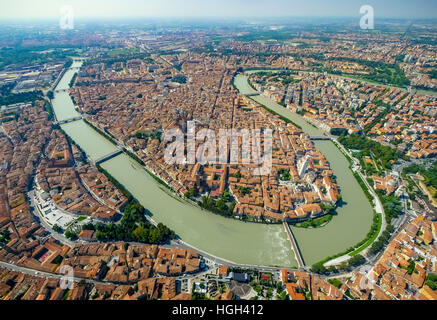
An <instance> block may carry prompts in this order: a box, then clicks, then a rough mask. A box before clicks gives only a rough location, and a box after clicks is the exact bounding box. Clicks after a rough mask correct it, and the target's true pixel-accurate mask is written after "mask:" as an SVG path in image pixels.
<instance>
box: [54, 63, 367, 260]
mask: <svg viewBox="0 0 437 320" xmlns="http://www.w3.org/2000/svg"><path fill="white" fill-rule="evenodd" d="M80 66H81V63H80V62H77V61H75V62H74V63H73V65H72V67H71V69H70V70H69V71H67V72H66V73H65V75H64V76H63V78H62V79H61V81H60V82H59V84H58V86H57V87H56V90H55V98H54V100H53V108H54V111H55V114H56V117H57V119H58V120H59V121H62V120H65V119H69V118H72V117H75V116H77V115H78V112H77V111H76V110H75V107H74V105H73V102H72V100H71V98H70V97H69V96H68V93H67V92H64V91H57V90H63V89H67V90H68V86H69V82H70V79H71V78H72V77H73V75H74V73H75V72H77V70H79V68H80ZM235 85H236V86H237V88H238V89H240V91H241V92H242V93H244V94H250V93H256V92H254V91H253V89H251V88H250V87H249V86H248V84H247V78H246V77H245V76H244V75H239V76H237V77H236V79H235ZM252 98H253V99H254V100H256V101H258V102H260V103H262V104H265V105H266V106H268V107H269V108H270V109H272V110H274V111H276V112H278V113H279V114H281V115H283V116H285V117H287V118H290V119H291V120H292V121H293V122H295V123H296V124H298V125H299V126H301V127H302V129H303V130H304V131H305V132H307V133H308V134H310V135H321V134H322V133H321V132H320V131H319V130H318V129H316V128H314V127H313V126H311V125H310V124H308V123H307V122H306V121H305V120H304V119H303V118H301V117H300V116H298V115H296V114H294V113H292V112H291V111H289V110H287V109H285V108H283V107H282V106H280V105H278V104H277V103H274V102H273V101H271V100H270V99H268V98H267V97H264V96H254V97H252ZM61 127H62V129H63V130H64V131H65V132H66V133H67V134H68V135H69V136H70V137H71V138H72V139H73V140H74V141H75V142H76V143H77V144H78V145H80V147H81V148H82V149H83V150H84V151H85V152H86V153H87V155H88V156H89V157H90V158H91V159H93V160H95V159H97V158H100V157H101V156H103V155H106V154H108V153H110V152H112V151H114V150H115V149H116V147H115V146H114V145H112V143H111V142H109V141H108V140H107V139H105V138H104V137H103V136H101V135H100V134H98V133H97V132H96V131H94V130H93V129H92V128H91V127H90V126H89V125H87V124H86V123H85V122H84V121H83V120H78V121H75V122H71V123H67V124H63V125H61ZM315 146H316V148H317V149H319V150H320V151H321V152H322V153H323V154H324V155H325V156H326V158H327V160H328V161H329V162H330V165H331V167H332V169H333V170H334V173H335V175H336V176H337V181H338V184H339V186H340V189H341V193H342V196H343V200H344V202H345V204H344V205H343V206H342V207H340V208H338V210H337V212H338V215H337V216H335V217H334V218H333V219H332V221H331V222H329V223H328V224H327V225H326V226H324V227H322V228H317V229H300V228H295V227H292V230H293V233H294V235H295V237H296V240H297V242H298V244H299V247H300V250H301V253H302V255H303V258H304V260H305V263H306V264H307V265H311V264H313V263H314V262H317V261H320V260H322V259H324V258H325V257H327V256H329V255H333V254H336V253H339V252H342V251H344V250H346V249H347V248H348V247H350V246H352V245H355V244H356V243H358V242H359V241H361V240H362V239H364V238H365V236H366V234H367V232H368V231H369V230H370V226H371V223H372V208H371V206H370V204H369V202H368V201H367V198H366V197H365V195H364V193H363V191H362V190H361V188H360V186H359V185H358V183H357V182H356V180H355V178H354V177H353V175H352V172H351V171H350V170H349V169H347V168H348V166H349V163H348V162H347V160H346V159H345V158H344V156H343V155H342V154H341V152H340V151H339V150H338V149H337V148H336V147H335V146H334V145H333V143H332V142H331V141H315ZM101 165H102V167H103V168H104V169H105V170H107V171H108V172H109V173H110V174H111V175H112V176H113V177H114V178H116V179H117V180H118V181H119V182H120V183H121V184H123V185H124V186H125V187H126V189H127V190H129V191H130V192H131V193H132V194H133V195H134V196H135V198H136V199H137V200H138V201H139V202H140V203H141V204H142V205H143V206H144V207H145V208H146V209H147V210H148V211H149V213H150V216H151V218H152V219H153V220H154V221H156V222H162V223H164V224H165V225H167V226H168V227H170V228H171V229H172V230H174V231H175V232H176V233H177V234H178V235H179V236H180V237H181V239H182V240H183V241H184V242H186V243H187V244H189V245H191V246H193V247H194V248H197V249H199V250H200V251H204V252H208V253H209V254H212V255H215V256H217V257H220V258H222V259H225V260H229V261H231V262H235V263H239V264H250V265H262V266H281V267H282V266H284V267H296V266H297V262H296V260H295V257H294V253H293V251H292V250H291V245H290V243H289V242H288V240H287V235H286V233H285V231H284V229H283V226H282V225H264V224H255V223H249V222H241V221H238V220H235V219H229V218H224V217H221V216H218V215H215V214H212V213H209V212H207V211H204V210H202V209H200V208H199V207H196V206H194V205H192V204H190V203H188V202H186V201H185V200H183V199H182V198H180V197H178V196H175V195H174V194H172V193H170V192H168V191H167V190H166V189H165V188H164V187H163V186H162V185H160V184H159V183H157V182H156V181H155V180H154V179H153V178H152V177H151V176H150V175H149V174H148V173H147V172H146V171H145V170H144V169H143V168H142V167H141V166H139V165H138V164H137V163H136V162H135V161H133V160H132V159H131V158H129V157H128V156H127V155H125V154H122V155H119V156H117V157H114V158H112V159H110V160H108V161H106V162H103V163H102V164H101Z"/></svg>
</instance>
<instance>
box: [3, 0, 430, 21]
mask: <svg viewBox="0 0 437 320" xmlns="http://www.w3.org/2000/svg"><path fill="white" fill-rule="evenodd" d="M64 5H71V6H72V7H73V9H74V16H75V19H107V18H116V19H125V18H133V19H139V18H173V19H174V18H187V19H196V18H197V19H198V18H200V19H201V18H219V19H226V18H275V17H277V18H286V17H296V18H297V17H302V18H304V17H308V18H335V17H344V18H354V17H359V16H360V12H359V11H360V7H361V6H362V5H371V6H372V7H373V8H374V13H375V19H378V17H379V18H381V19H382V18H393V19H435V18H437V1H435V0H416V1H414V2H412V1H407V0H397V1H396V0H385V1H384V2H382V1H376V0H369V1H361V0H335V1H329V2H328V1H326V0H325V1H323V0H306V1H301V0H270V1H268V0H251V1H250V0H221V1H204V0H203V1H202V0H145V1H144V0H143V1H141V0H123V1H116V0H94V1H89V0H74V1H73V0H70V1H66V0H40V1H29V0H15V1H13V2H2V3H1V4H0V19H1V20H20V19H55V18H58V17H59V16H60V8H61V7H62V6H64Z"/></svg>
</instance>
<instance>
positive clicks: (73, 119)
mask: <svg viewBox="0 0 437 320" xmlns="http://www.w3.org/2000/svg"><path fill="white" fill-rule="evenodd" d="M81 119H82V116H77V117H74V118H69V119H65V120H62V121H58V123H59V124H64V123H69V122H74V121H78V120H81Z"/></svg>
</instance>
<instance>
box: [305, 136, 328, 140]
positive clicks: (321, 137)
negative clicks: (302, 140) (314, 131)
mask: <svg viewBox="0 0 437 320" xmlns="http://www.w3.org/2000/svg"><path fill="white" fill-rule="evenodd" d="M310 139H311V140H313V141H314V140H331V138H330V137H327V136H312V137H310Z"/></svg>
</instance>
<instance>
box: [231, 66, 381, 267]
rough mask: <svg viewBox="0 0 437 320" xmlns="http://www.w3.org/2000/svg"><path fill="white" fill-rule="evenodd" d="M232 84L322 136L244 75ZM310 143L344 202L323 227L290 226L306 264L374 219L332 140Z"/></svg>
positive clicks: (356, 237) (357, 237) (341, 246)
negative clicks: (321, 156)
mask: <svg viewBox="0 0 437 320" xmlns="http://www.w3.org/2000/svg"><path fill="white" fill-rule="evenodd" d="M234 84H235V86H236V87H237V89H238V90H239V91H240V92H241V93H243V94H246V95H247V94H250V95H251V96H250V98H251V99H253V100H255V101H257V102H258V103H261V104H263V105H265V106H266V107H268V108H269V109H271V110H273V111H275V112H276V113H278V114H280V115H281V116H284V117H286V118H288V119H290V120H291V121H293V122H294V123H296V124H297V125H299V126H300V127H301V128H302V130H303V131H305V132H306V133H308V134H309V135H310V136H323V132H322V131H321V130H319V129H317V128H315V127H314V126H312V125H311V124H309V123H308V122H307V121H305V120H304V119H303V118H302V117H301V116H299V115H298V114H296V113H293V112H291V111H290V110H288V109H286V108H284V107H283V106H281V105H279V104H277V103H276V102H274V101H272V100H271V99H269V98H268V97H266V96H264V95H256V94H257V91H255V90H254V89H253V88H251V87H250V85H249V84H248V77H247V76H246V75H244V74H240V75H237V76H236V78H235V81H234ZM254 94H255V95H254ZM252 95H253V96H252ZM313 142H314V145H315V147H316V148H317V149H318V150H320V151H321V152H322V153H323V154H324V155H325V157H326V159H327V160H328V161H329V164H330V166H331V168H332V170H333V171H334V174H335V175H336V177H337V182H338V185H339V187H340V191H341V194H342V197H343V202H344V204H343V205H342V206H341V207H339V208H337V213H338V214H337V215H336V216H334V218H333V219H332V220H331V221H330V222H329V223H328V224H327V225H325V226H324V227H321V228H316V229H304V228H296V227H293V226H292V227H291V229H292V231H293V234H294V236H295V238H296V240H297V243H298V244H299V248H300V251H301V253H302V255H303V258H304V260H305V263H306V264H307V265H311V264H313V263H315V262H318V261H320V260H322V259H324V258H326V257H328V256H332V255H335V254H337V253H340V252H343V251H345V250H346V249H348V248H349V247H351V246H353V245H355V244H357V243H358V242H360V241H361V240H363V239H364V238H365V237H366V234H367V233H368V232H369V230H370V227H371V225H372V218H373V209H372V206H371V205H370V203H369V201H368V200H367V198H366V196H365V195H364V192H363V190H362V189H361V187H360V185H359V184H358V182H357V181H356V180H355V178H354V176H353V174H352V171H351V170H350V169H349V163H348V161H347V160H346V158H345V157H344V155H343V154H342V153H341V152H340V151H339V150H338V149H337V147H336V146H335V145H334V143H333V142H332V141H329V140H328V141H313Z"/></svg>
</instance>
